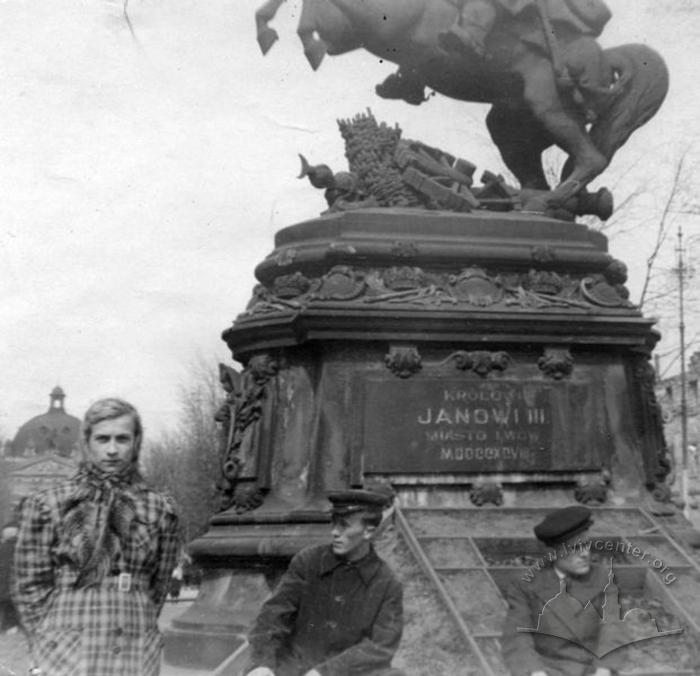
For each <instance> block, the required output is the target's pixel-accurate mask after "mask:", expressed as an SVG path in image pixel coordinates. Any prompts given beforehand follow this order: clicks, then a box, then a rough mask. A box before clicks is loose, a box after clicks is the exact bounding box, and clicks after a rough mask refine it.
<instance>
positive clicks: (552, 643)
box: [501, 505, 618, 676]
mask: <svg viewBox="0 0 700 676" xmlns="http://www.w3.org/2000/svg"><path fill="white" fill-rule="evenodd" d="M592 523H593V520H592V518H591V510H590V509H588V508H587V507H583V506H582V505H577V506H573V507H565V508H564V509H558V510H556V511H554V512H552V513H551V514H549V515H547V517H546V518H545V519H544V520H543V521H542V522H541V523H539V524H537V526H535V536H536V537H537V539H538V540H540V541H541V542H543V543H544V544H545V545H547V547H551V548H553V549H555V551H554V552H553V553H551V555H552V556H551V558H552V559H553V562H552V565H551V566H548V565H547V564H546V563H545V565H544V566H543V567H542V568H541V569H538V570H533V569H530V571H528V574H527V575H524V576H522V577H521V578H519V579H518V580H517V581H516V582H515V583H513V584H512V585H511V587H510V589H509V590H508V592H507V594H506V600H507V601H508V614H507V616H506V621H505V626H504V628H503V635H502V637H501V647H502V650H503V658H504V660H505V663H506V665H507V667H508V668H509V669H510V673H511V676H611V675H612V674H615V673H617V672H616V671H615V668H614V667H615V666H616V664H617V662H618V659H617V657H616V656H615V653H614V652H613V653H610V654H608V655H604V656H603V657H602V658H600V659H599V658H596V657H595V656H594V655H593V653H591V652H589V651H588V650H587V649H586V648H584V647H583V646H582V645H580V643H577V642H575V641H569V640H567V639H564V638H560V637H559V636H565V635H567V634H569V635H574V634H575V635H576V636H577V637H581V639H582V642H587V643H588V642H595V640H596V638H597V636H598V632H599V630H600V623H599V621H598V619H597V616H594V615H592V614H589V613H581V614H579V613H580V611H582V610H583V608H584V606H585V605H586V603H587V602H588V601H591V603H592V604H593V606H594V607H595V609H596V611H597V614H598V615H600V614H601V606H602V602H603V600H604V596H603V589H604V588H605V586H606V584H607V583H608V573H609V570H608V569H607V568H605V567H602V566H598V565H595V564H594V563H593V562H592V561H591V552H590V543H588V542H586V541H585V532H586V531H587V530H588V528H589V527H590V526H591V525H592ZM548 558H549V556H546V557H545V558H544V561H545V562H546V561H547V559H548ZM528 578H529V579H528ZM564 590H565V591H566V593H568V595H569V596H570V597H573V598H574V599H576V601H578V602H579V603H580V608H579V604H578V603H576V601H573V603H567V600H565V599H563V598H562V599H561V601H562V606H556V605H553V604H549V605H548V612H547V614H546V619H544V616H543V622H546V623H547V624H546V625H544V626H543V625H540V630H541V631H542V630H545V631H547V632H550V633H555V634H557V635H554V636H552V635H549V633H547V634H545V633H533V632H522V631H518V628H524V629H535V628H537V627H538V621H539V617H540V614H541V613H542V611H543V609H544V606H545V604H546V603H547V602H548V601H550V600H551V599H554V597H555V596H557V595H558V594H559V593H561V592H562V591H564ZM560 609H561V610H563V612H559V611H560Z"/></svg>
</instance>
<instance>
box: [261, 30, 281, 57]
mask: <svg viewBox="0 0 700 676" xmlns="http://www.w3.org/2000/svg"><path fill="white" fill-rule="evenodd" d="M278 39H279V35H278V34H277V31H276V30H275V29H274V28H264V29H263V30H261V31H258V44H259V45H260V50H261V51H262V53H263V54H267V53H268V52H269V51H270V47H272V45H274V44H275V42H277V40H278Z"/></svg>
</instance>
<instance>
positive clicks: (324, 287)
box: [314, 265, 367, 300]
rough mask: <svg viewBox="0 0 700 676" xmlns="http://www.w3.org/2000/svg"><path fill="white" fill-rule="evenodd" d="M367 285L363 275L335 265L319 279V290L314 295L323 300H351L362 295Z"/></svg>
mask: <svg viewBox="0 0 700 676" xmlns="http://www.w3.org/2000/svg"><path fill="white" fill-rule="evenodd" d="M366 286H367V284H366V282H365V276H364V273H362V272H359V271H358V270H355V269H354V268H351V267H349V266H347V265H336V266H335V267H333V268H331V269H330V270H329V271H328V272H327V273H326V274H325V275H323V277H322V278H321V288H320V289H319V290H318V292H316V293H315V294H314V297H315V298H320V299H323V300H353V299H354V298H357V297H358V296H360V295H362V294H363V293H364V291H365V288H366Z"/></svg>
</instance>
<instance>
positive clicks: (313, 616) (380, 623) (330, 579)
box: [249, 545, 403, 676]
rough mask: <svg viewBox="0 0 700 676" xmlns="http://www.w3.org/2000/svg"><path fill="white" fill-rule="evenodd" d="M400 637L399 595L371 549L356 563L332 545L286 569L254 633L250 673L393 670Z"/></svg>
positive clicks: (343, 675) (328, 674) (348, 675)
mask: <svg viewBox="0 0 700 676" xmlns="http://www.w3.org/2000/svg"><path fill="white" fill-rule="evenodd" d="M402 629H403V618H402V589H401V584H400V583H399V582H398V580H396V578H395V577H394V575H393V573H392V572H391V570H390V569H389V567H388V566H387V565H386V563H384V562H383V561H382V560H381V559H380V558H379V557H378V556H377V554H376V553H375V551H374V549H370V552H369V554H367V556H365V557H364V558H362V559H361V560H360V561H357V562H355V563H347V562H346V561H344V560H343V559H341V558H338V557H337V556H336V555H335V554H333V551H332V550H331V548H330V546H329V545H320V546H313V547H308V548H307V549H304V550H302V551H301V552H299V553H298V554H297V555H296V556H295V557H294V558H293V559H292V561H291V563H290V564H289V568H288V569H287V572H286V573H285V574H284V575H283V577H282V579H281V580H280V583H279V586H278V587H277V589H276V590H275V592H274V594H273V595H272V596H271V597H270V599H268V601H266V602H265V604H264V605H263V607H262V609H261V611H260V614H259V615H258V618H257V620H256V622H255V626H254V627H253V630H252V631H251V633H250V636H249V641H250V644H251V647H252V660H251V665H250V668H253V667H256V666H267V667H269V668H270V669H272V670H273V671H274V672H275V674H276V676H299V675H300V674H304V673H306V671H308V670H309V669H312V668H315V669H317V670H318V671H319V672H320V673H321V674H322V675H323V676H353V675H360V674H367V673H369V672H372V671H375V670H381V669H385V668H388V667H389V666H390V664H391V659H392V657H393V656H394V653H395V652H396V649H397V648H398V645H399V641H400V640H401V631H402Z"/></svg>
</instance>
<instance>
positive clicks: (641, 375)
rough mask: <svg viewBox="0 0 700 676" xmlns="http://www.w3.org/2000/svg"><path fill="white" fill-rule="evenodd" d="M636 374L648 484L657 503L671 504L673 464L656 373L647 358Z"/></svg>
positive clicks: (638, 364)
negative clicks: (669, 477) (657, 390)
mask: <svg viewBox="0 0 700 676" xmlns="http://www.w3.org/2000/svg"><path fill="white" fill-rule="evenodd" d="M632 372H633V376H634V379H635V381H636V389H637V391H638V392H639V394H640V409H641V410H640V411H639V415H638V422H637V434H638V435H639V439H640V440H641V443H642V444H643V453H644V456H645V458H644V460H645V462H644V465H645V471H646V485H647V488H648V489H649V490H650V491H651V492H652V496H653V497H654V499H655V500H658V501H659V502H667V501H668V500H670V498H671V492H670V489H668V486H667V485H666V477H667V476H668V474H669V473H670V471H671V461H670V459H669V458H670V454H669V450H668V446H667V445H666V438H665V437H664V424H663V417H662V412H661V406H659V402H658V400H657V399H656V391H655V389H654V384H655V382H656V372H655V371H654V367H653V366H652V365H651V364H650V363H649V361H648V359H647V357H646V356H645V355H644V356H639V357H638V358H637V359H636V361H635V363H634V366H633V370H632Z"/></svg>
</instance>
